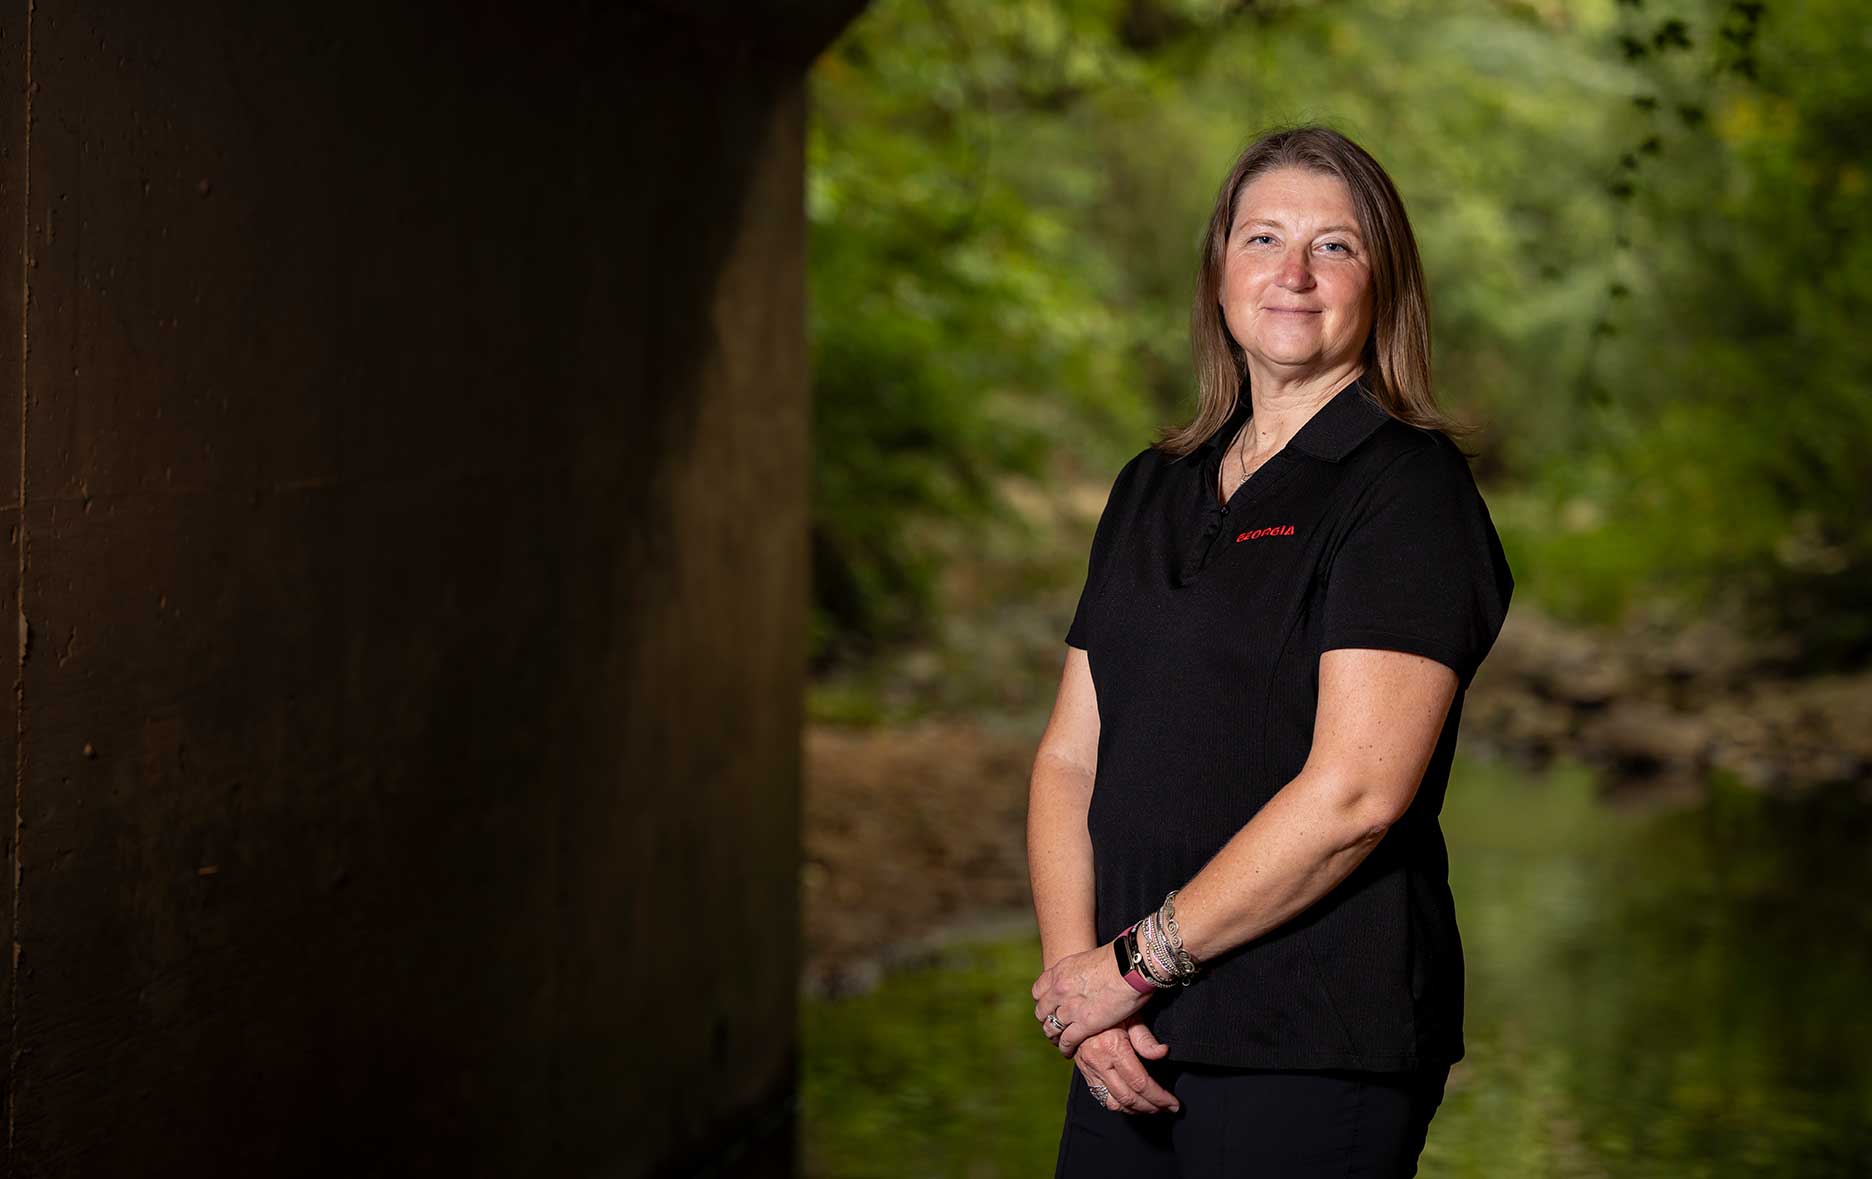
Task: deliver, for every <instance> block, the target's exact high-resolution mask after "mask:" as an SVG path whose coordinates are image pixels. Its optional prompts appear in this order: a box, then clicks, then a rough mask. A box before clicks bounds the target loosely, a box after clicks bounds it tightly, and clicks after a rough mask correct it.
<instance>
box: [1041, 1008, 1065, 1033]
mask: <svg viewBox="0 0 1872 1179" xmlns="http://www.w3.org/2000/svg"><path fill="white" fill-rule="evenodd" d="M1046 1022H1047V1023H1050V1024H1052V1025H1053V1030H1054V1031H1056V1032H1063V1031H1065V1030H1066V1025H1065V1024H1063V1023H1061V1022H1060V1021H1059V1012H1057V1011H1055V1012H1053V1013H1051V1014H1049V1015H1048V1016H1047V1017H1046Z"/></svg>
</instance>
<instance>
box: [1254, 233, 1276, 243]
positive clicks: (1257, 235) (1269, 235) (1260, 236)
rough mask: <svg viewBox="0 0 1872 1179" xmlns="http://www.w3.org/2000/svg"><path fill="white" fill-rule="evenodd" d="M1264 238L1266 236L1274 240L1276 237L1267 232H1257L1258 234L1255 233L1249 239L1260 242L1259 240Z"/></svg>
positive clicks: (1269, 239)
mask: <svg viewBox="0 0 1872 1179" xmlns="http://www.w3.org/2000/svg"><path fill="white" fill-rule="evenodd" d="M1263 238H1266V239H1267V240H1268V241H1273V240H1274V238H1273V236H1272V235H1271V234H1266V233H1257V234H1255V235H1254V236H1253V237H1251V238H1249V239H1248V240H1249V241H1251V242H1258V241H1260V240H1262V239H1263Z"/></svg>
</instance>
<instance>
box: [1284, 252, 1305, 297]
mask: <svg viewBox="0 0 1872 1179" xmlns="http://www.w3.org/2000/svg"><path fill="white" fill-rule="evenodd" d="M1278 280H1279V282H1280V285H1281V286H1283V287H1287V288H1288V289H1290V290H1304V289H1305V288H1307V287H1310V286H1312V285H1313V268H1312V267H1311V266H1309V265H1308V264H1307V254H1306V251H1305V250H1289V251H1288V252H1287V253H1286V254H1284V255H1282V257H1281V264H1280V274H1279V275H1278Z"/></svg>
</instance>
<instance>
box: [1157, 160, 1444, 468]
mask: <svg viewBox="0 0 1872 1179" xmlns="http://www.w3.org/2000/svg"><path fill="white" fill-rule="evenodd" d="M1276 168H1305V169H1308V170H1309V171H1313V172H1318V173H1322V174H1325V175H1330V176H1337V177H1338V178H1339V179H1340V180H1341V181H1342V182H1344V184H1345V186H1346V189H1347V191H1348V192H1350V193H1351V195H1352V207H1353V209H1354V210H1355V211H1356V213H1357V215H1358V224H1359V234H1360V236H1362V237H1363V238H1364V239H1365V248H1366V251H1367V256H1368V257H1369V258H1370V260H1371V278H1372V330H1371V334H1370V335H1368V336H1367V337H1366V339H1365V346H1364V351H1363V353H1362V357H1363V360H1364V362H1365V368H1364V372H1363V373H1362V374H1361V376H1360V380H1362V381H1363V382H1364V384H1365V385H1366V387H1367V388H1369V389H1370V390H1371V391H1372V394H1373V395H1374V397H1375V398H1376V400H1377V401H1378V403H1379V404H1380V405H1382V406H1383V407H1384V409H1385V411H1386V412H1387V413H1389V414H1390V415H1391V416H1392V417H1394V418H1397V419H1399V420H1401V421H1404V422H1408V423H1409V424H1411V425H1413V426H1422V427H1424V428H1426V429H1432V430H1440V431H1442V432H1443V433H1444V434H1446V435H1448V436H1449V437H1450V438H1451V439H1452V440H1458V439H1462V438H1465V437H1467V436H1468V435H1469V434H1472V433H1474V432H1475V429H1476V428H1475V427H1474V426H1470V425H1466V424H1464V423H1461V422H1458V421H1456V420H1454V419H1452V418H1450V417H1449V416H1448V415H1447V414H1445V413H1444V412H1443V410H1442V409H1441V408H1439V407H1438V405H1437V403H1436V398H1435V397H1434V396H1433V395H1432V394H1431V390H1430V304H1429V300H1428V297H1427V295H1426V293H1425V290H1424V278H1423V265H1422V263H1421V261H1420V260H1419V259H1418V256H1417V239H1416V237H1415V236H1414V235H1413V234H1412V233H1411V227H1410V218H1409V217H1408V216H1407V215H1406V214H1405V212H1404V200H1403V198H1402V197H1400V196H1398V191H1397V187H1396V186H1395V185H1393V184H1392V183H1391V178H1390V177H1389V176H1387V175H1386V174H1385V170H1384V169H1383V168H1382V167H1380V166H1379V164H1378V161H1377V160H1374V159H1373V158H1372V157H1371V156H1370V155H1369V154H1368V153H1367V152H1366V151H1365V149H1364V148H1362V147H1360V146H1359V145H1358V144H1356V143H1354V142H1352V141H1351V140H1350V139H1348V138H1346V137H1345V136H1344V135H1342V134H1340V133H1339V132H1337V131H1335V130H1333V129H1332V128H1330V127H1324V126H1321V125H1319V124H1316V123H1307V124H1302V125H1300V126H1295V127H1283V128H1277V129H1275V130H1272V131H1268V132H1265V133H1263V134H1262V135H1261V136H1259V137H1258V138H1256V139H1255V141H1254V142H1253V143H1250V144H1249V145H1248V146H1247V147H1246V148H1244V149H1243V150H1242V153H1241V155H1239V156H1237V157H1236V159H1235V166H1234V167H1232V168H1230V169H1229V173H1228V177H1227V179H1225V180H1224V181H1223V182H1222V187H1221V189H1220V191H1219V192H1217V194H1216V199H1215V208H1214V209H1213V210H1212V211H1211V212H1210V214H1209V229H1208V232H1207V233H1206V234H1205V235H1204V241H1203V256H1202V267H1201V269H1200V270H1199V271H1198V272H1197V276H1196V293H1195V297H1194V299H1193V300H1192V301H1191V306H1190V351H1191V353H1192V358H1193V359H1194V361H1195V366H1196V397H1197V407H1196V417H1195V418H1194V420H1192V421H1190V422H1189V423H1188V424H1187V425H1184V426H1180V427H1174V428H1170V429H1166V430H1164V431H1163V432H1162V434H1161V436H1160V437H1159V438H1158V440H1157V441H1156V442H1155V443H1154V444H1153V445H1155V446H1156V447H1157V449H1159V450H1161V451H1164V452H1166V453H1168V454H1170V455H1172V456H1175V457H1181V456H1182V455H1185V454H1188V453H1189V452H1190V451H1192V450H1194V449H1196V447H1198V446H1200V445H1202V443H1203V442H1204V441H1205V440H1206V439H1208V437H1209V436H1210V435H1211V434H1214V433H1215V432H1216V430H1218V429H1220V428H1221V426H1222V423H1223V422H1224V421H1226V420H1227V419H1228V416H1229V414H1230V413H1231V412H1232V411H1233V410H1234V408H1235V405H1236V398H1237V397H1238V396H1240V395H1241V394H1242V389H1243V385H1244V384H1245V383H1246V382H1247V381H1248V361H1247V356H1246V354H1245V353H1244V352H1243V351H1242V347H1241V345H1240V344H1238V343H1236V342H1235V337H1234V336H1232V335H1230V334H1229V330H1228V323H1227V321H1226V320H1224V318H1223V315H1222V307H1221V305H1220V296H1221V290H1222V266H1223V259H1224V258H1225V257H1226V256H1227V252H1228V236H1229V230H1230V229H1231V228H1232V227H1233V226H1234V224H1235V206H1236V203H1237V201H1238V200H1239V199H1240V197H1241V191H1242V189H1243V188H1244V187H1246V186H1247V185H1248V183H1249V181H1251V180H1253V179H1254V178H1255V177H1257V176H1260V175H1262V174H1263V173H1265V172H1270V171H1273V170H1274V169H1276Z"/></svg>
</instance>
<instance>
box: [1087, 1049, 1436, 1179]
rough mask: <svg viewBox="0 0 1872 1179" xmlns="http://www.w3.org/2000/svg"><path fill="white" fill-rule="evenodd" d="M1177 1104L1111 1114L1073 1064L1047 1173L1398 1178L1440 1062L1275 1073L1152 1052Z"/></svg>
mask: <svg viewBox="0 0 1872 1179" xmlns="http://www.w3.org/2000/svg"><path fill="white" fill-rule="evenodd" d="M1145 1067H1146V1068H1147V1069H1148V1070H1149V1071H1150V1074H1151V1075H1152V1076H1153V1077H1155V1078H1156V1079H1157V1083H1158V1084H1160V1085H1162V1086H1163V1087H1164V1088H1165V1089H1168V1090H1169V1091H1170V1092H1172V1093H1174V1094H1176V1098H1177V1101H1178V1103H1179V1104H1181V1105H1182V1107H1183V1108H1182V1110H1181V1111H1180V1112H1177V1113H1171V1112H1169V1111H1168V1110H1166V1111H1164V1112H1162V1113H1144V1114H1133V1113H1114V1112H1113V1111H1111V1110H1109V1109H1106V1108H1105V1107H1104V1106H1103V1105H1101V1104H1099V1102H1098V1100H1097V1099H1096V1098H1094V1097H1093V1096H1092V1092H1091V1090H1090V1089H1088V1088H1087V1087H1086V1081H1085V1075H1084V1074H1083V1073H1081V1072H1080V1071H1079V1070H1078V1069H1077V1068H1076V1067H1075V1068H1073V1069H1072V1080H1071V1089H1070V1094H1069V1096H1068V1097H1067V1099H1066V1125H1065V1128H1064V1130H1063V1131H1062V1132H1061V1134H1060V1148H1059V1163H1058V1165H1057V1167H1056V1168H1055V1170H1054V1172H1053V1174H1054V1179H1105V1177H1106V1176H1111V1177H1113V1179H1117V1177H1119V1176H1122V1177H1123V1179H1172V1177H1174V1179H1339V1177H1341V1176H1353V1175H1357V1176H1361V1177H1363V1176H1370V1177H1372V1179H1394V1177H1395V1179H1407V1177H1409V1176H1412V1175H1415V1174H1416V1173H1417V1156H1418V1154H1419V1153H1420V1152H1421V1151H1422V1150H1423V1144H1424V1135H1425V1132H1426V1131H1427V1130H1428V1128H1429V1126H1430V1119H1431V1117H1432V1116H1433V1115H1435V1113H1436V1110H1437V1106H1438V1105H1440V1104H1441V1103H1442V1101H1443V1086H1444V1083H1445V1082H1446V1081H1448V1080H1449V1068H1450V1066H1448V1065H1446V1064H1445V1065H1438V1066H1436V1067H1435V1068H1433V1069H1429V1070H1426V1071H1424V1072H1419V1073H1372V1072H1352V1071H1348V1070H1331V1071H1308V1072H1282V1071H1274V1070H1266V1069H1231V1068H1219V1067H1215V1066H1211V1065H1203V1064H1187V1063H1181V1062H1177V1061H1169V1060H1160V1061H1150V1062H1147V1063H1146V1065H1145Z"/></svg>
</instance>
